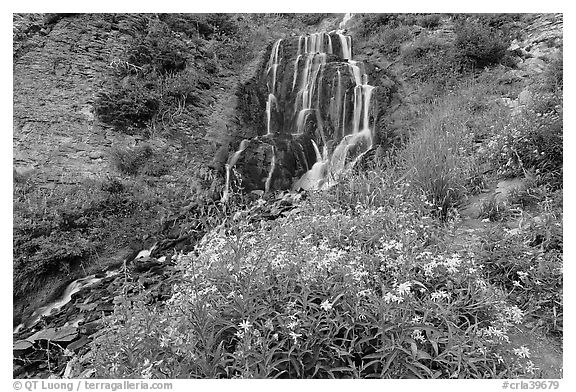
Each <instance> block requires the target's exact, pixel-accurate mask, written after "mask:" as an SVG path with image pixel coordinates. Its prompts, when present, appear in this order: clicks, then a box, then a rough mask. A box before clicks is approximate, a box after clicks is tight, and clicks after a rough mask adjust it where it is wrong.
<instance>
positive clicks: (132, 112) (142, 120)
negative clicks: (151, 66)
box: [94, 76, 160, 134]
mask: <svg viewBox="0 0 576 392" xmlns="http://www.w3.org/2000/svg"><path fill="white" fill-rule="evenodd" d="M159 107H160V96H159V94H158V91H156V89H155V84H154V83H149V82H145V81H143V80H141V79H139V78H138V77H136V76H127V77H126V78H125V79H124V80H122V81H119V80H113V79H112V80H109V84H108V85H107V86H106V87H105V88H104V89H102V90H101V91H100V92H99V93H98V94H97V97H96V101H95V103H94V109H95V113H96V115H97V116H98V118H99V119H100V120H101V121H103V122H105V123H108V124H110V125H113V126H115V127H117V128H118V129H119V130H122V131H123V132H125V133H128V134H135V133H139V132H140V129H141V128H143V127H145V126H146V125H147V124H148V123H149V122H150V121H151V120H152V118H154V116H155V115H156V113H157V111H158V109H159Z"/></svg>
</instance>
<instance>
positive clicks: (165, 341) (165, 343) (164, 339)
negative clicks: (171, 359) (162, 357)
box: [160, 335, 170, 347]
mask: <svg viewBox="0 0 576 392" xmlns="http://www.w3.org/2000/svg"><path fill="white" fill-rule="evenodd" d="M169 343H170V339H168V337H166V336H164V335H162V336H161V337H160V347H168V345H169Z"/></svg>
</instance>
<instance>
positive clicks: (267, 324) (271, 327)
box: [264, 320, 274, 331]
mask: <svg viewBox="0 0 576 392" xmlns="http://www.w3.org/2000/svg"><path fill="white" fill-rule="evenodd" d="M264 328H267V329H269V330H270V331H272V330H273V329H274V325H272V320H266V322H265V323H264Z"/></svg>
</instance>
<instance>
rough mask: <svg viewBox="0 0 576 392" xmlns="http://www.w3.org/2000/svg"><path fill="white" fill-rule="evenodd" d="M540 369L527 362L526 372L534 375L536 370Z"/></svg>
mask: <svg viewBox="0 0 576 392" xmlns="http://www.w3.org/2000/svg"><path fill="white" fill-rule="evenodd" d="M538 369H539V368H537V367H535V366H534V363H533V362H532V361H527V362H526V372H528V373H530V374H534V370H538Z"/></svg>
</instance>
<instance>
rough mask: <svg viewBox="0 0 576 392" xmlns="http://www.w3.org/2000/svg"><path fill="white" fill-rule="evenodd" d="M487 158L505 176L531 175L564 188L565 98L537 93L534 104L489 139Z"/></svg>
mask: <svg viewBox="0 0 576 392" xmlns="http://www.w3.org/2000/svg"><path fill="white" fill-rule="evenodd" d="M485 159H486V160H488V161H491V162H493V164H494V165H495V166H496V168H497V171H498V173H499V174H500V175H502V176H504V177H518V176H525V175H531V176H536V177H537V178H538V183H539V184H548V185H549V186H551V189H560V188H562V175H563V122H562V99H561V97H559V96H558V95H555V94H550V93H541V92H537V91H536V92H534V96H533V103H532V104H530V105H528V107H527V108H525V110H524V111H523V112H522V114H521V115H519V116H516V117H515V118H514V119H513V120H512V121H511V122H510V124H509V125H507V126H506V127H505V128H504V130H503V131H502V132H499V133H497V134H495V135H493V136H492V137H491V138H490V140H489V142H488V149H487V151H486V153H485Z"/></svg>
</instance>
